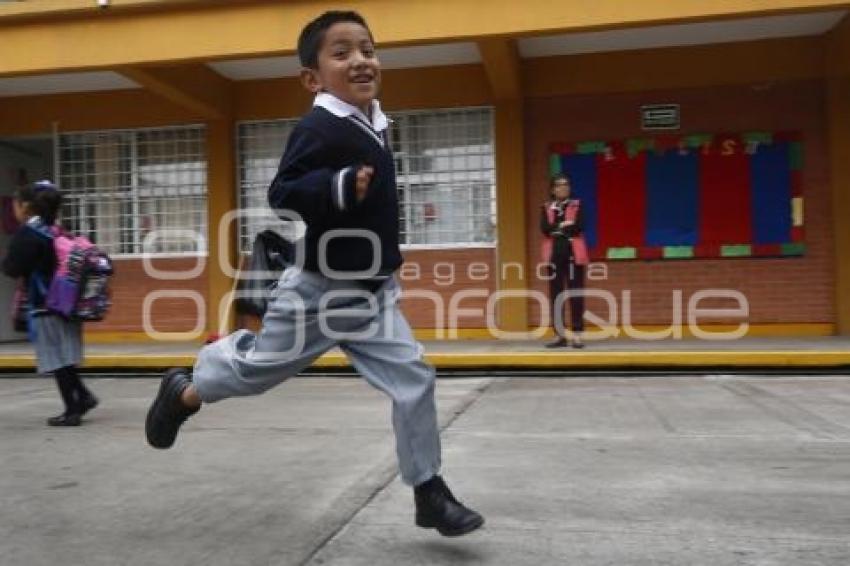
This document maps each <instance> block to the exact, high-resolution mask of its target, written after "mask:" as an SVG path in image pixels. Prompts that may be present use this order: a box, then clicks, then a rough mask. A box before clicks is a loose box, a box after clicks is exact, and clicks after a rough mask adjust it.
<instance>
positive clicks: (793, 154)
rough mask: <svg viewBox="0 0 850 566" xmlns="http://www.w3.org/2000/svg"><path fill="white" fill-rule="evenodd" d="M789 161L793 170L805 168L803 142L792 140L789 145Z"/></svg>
mask: <svg viewBox="0 0 850 566" xmlns="http://www.w3.org/2000/svg"><path fill="white" fill-rule="evenodd" d="M788 161H789V162H790V166H791V170H792V171H802V170H803V144H802V143H801V142H791V143H790V144H789V145H788Z"/></svg>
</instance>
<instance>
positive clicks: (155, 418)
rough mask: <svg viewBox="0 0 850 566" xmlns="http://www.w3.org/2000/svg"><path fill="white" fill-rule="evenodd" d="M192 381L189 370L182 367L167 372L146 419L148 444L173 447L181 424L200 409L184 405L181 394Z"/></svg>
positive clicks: (157, 446) (155, 446) (158, 446)
mask: <svg viewBox="0 0 850 566" xmlns="http://www.w3.org/2000/svg"><path fill="white" fill-rule="evenodd" d="M191 383H192V378H191V376H190V375H189V372H188V371H186V370H185V369H182V368H172V369H170V370H168V371H167V372H165V376H163V378H162V383H161V384H160V386H159V393H157V394H156V398H155V399H154V400H153V403H152V404H151V408H150V410H149V411H148V416H147V419H145V435H146V436H147V438H148V444H150V445H151V446H153V447H154V448H171V446H172V445H173V444H174V440H175V439H176V438H177V432H178V431H179V430H180V426H181V425H182V424H183V423H184V422H186V419H188V418H189V417H190V416H192V415H193V414H195V413H197V412H198V409H197V408H195V409H190V408H188V407H186V406H185V405H183V403H182V402H181V401H180V396H181V395H182V394H183V391H184V390H185V389H186V388H187V387H189V385H190V384H191Z"/></svg>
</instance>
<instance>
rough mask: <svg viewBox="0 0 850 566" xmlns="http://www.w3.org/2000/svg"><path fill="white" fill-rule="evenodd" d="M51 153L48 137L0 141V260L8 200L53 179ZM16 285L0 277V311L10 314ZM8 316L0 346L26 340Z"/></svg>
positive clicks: (9, 226)
mask: <svg viewBox="0 0 850 566" xmlns="http://www.w3.org/2000/svg"><path fill="white" fill-rule="evenodd" d="M53 163H54V150H53V139H52V138H51V137H16V138H0V213H2V215H3V218H2V220H3V222H2V226H0V256H2V257H5V256H6V251H7V246H8V245H9V239H10V238H11V235H12V233H14V228H15V223H14V222H13V220H12V211H11V207H12V196H13V195H14V193H15V189H16V188H17V187H19V186H21V185H25V184H27V183H32V182H34V181H37V180H39V179H53V178H54V177H53V174H54V165H53ZM16 284H17V282H16V281H14V280H12V279H10V278H8V277H5V276H2V277H0V308H2V309H3V310H4V311H5V312H6V313H8V312H10V309H11V305H12V298H13V296H14V293H15V286H16ZM11 318H12V317H11V316H3V317H0V321H3V322H0V342H16V341H21V340H25V339H26V334H25V333H22V332H15V331H14V329H13V328H12V324H11Z"/></svg>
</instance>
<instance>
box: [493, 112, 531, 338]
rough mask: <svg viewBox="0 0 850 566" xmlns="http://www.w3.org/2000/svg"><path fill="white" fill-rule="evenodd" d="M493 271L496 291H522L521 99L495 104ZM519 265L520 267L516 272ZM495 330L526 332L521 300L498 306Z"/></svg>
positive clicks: (525, 310) (523, 300) (524, 285)
mask: <svg viewBox="0 0 850 566" xmlns="http://www.w3.org/2000/svg"><path fill="white" fill-rule="evenodd" d="M495 114H496V115H495V122H496V194H497V200H496V202H497V215H496V222H497V225H496V229H497V232H496V234H497V235H496V241H497V253H496V269H497V270H498V274H497V282H498V289H499V290H500V291H512V292H513V291H525V290H526V289H527V281H526V280H525V277H526V274H527V273H528V266H527V265H526V253H525V249H526V240H527V238H528V234H527V233H526V222H525V216H526V215H525V120H524V117H523V103H522V99H513V100H503V101H498V102H496V108H495ZM517 265H519V266H521V267H519V268H517V267H516V266H517ZM498 316H499V321H498V322H499V328H500V329H501V330H504V331H509V332H524V331H526V330H527V329H528V300H527V299H526V298H525V297H516V298H511V299H503V300H502V301H500V302H499V312H498Z"/></svg>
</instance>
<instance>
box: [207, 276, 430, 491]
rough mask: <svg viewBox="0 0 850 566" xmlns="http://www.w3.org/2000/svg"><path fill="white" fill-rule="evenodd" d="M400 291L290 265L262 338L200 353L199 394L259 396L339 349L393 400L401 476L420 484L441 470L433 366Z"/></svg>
mask: <svg viewBox="0 0 850 566" xmlns="http://www.w3.org/2000/svg"><path fill="white" fill-rule="evenodd" d="M400 294H401V289H400V287H399V285H398V283H397V282H396V280H395V278H390V279H389V280H388V281H387V282H385V283H384V284H383V285H382V286H381V288H379V289H378V290H377V291H376V292H375V293H369V292H367V291H365V290H363V288H362V287H361V286H359V285H358V284H357V283H354V282H352V281H340V280H331V279H328V278H326V277H324V276H322V275H320V274H318V273H313V272H306V271H301V270H300V269H298V268H289V269H287V270H286V271H285V272H284V273H283V275H282V276H281V278H280V281H279V283H278V287H277V289H276V290H275V291H274V296H273V300H271V301H270V302H269V309H268V312H267V313H266V315H265V317H264V318H263V325H262V328H261V329H260V331H259V333H258V334H256V335H255V334H254V333H252V332H249V331H247V330H238V331H236V332H234V333H233V334H230V335H229V336H226V337H224V338H222V339H220V340H218V341H217V342H214V343H212V344H210V345H208V346H205V347H204V348H203V349H202V350H201V351H200V353H199V354H198V359H197V361H196V362H195V369H194V376H193V381H194V384H195V387H196V388H197V391H198V395H199V396H200V397H201V399H202V400H203V401H204V402H205V403H214V402H216V401H220V400H222V399H226V398H228V397H236V396H246V395H258V394H260V393H263V392H264V391H266V390H267V389H270V388H272V387H274V386H275V385H278V384H279V383H281V382H283V381H284V380H286V379H287V378H289V377H292V376H294V375H295V374H297V373H298V372H300V371H302V370H303V369H305V368H307V367H308V366H309V365H310V364H311V363H313V361H314V360H315V359H316V358H318V357H319V356H321V355H322V354H324V353H325V352H327V351H328V350H330V349H331V348H333V347H334V346H337V345H338V346H339V347H340V349H341V350H342V351H343V352H344V353H345V354H346V356H348V358H349V359H350V360H351V362H352V364H353V365H354V367H355V369H356V370H357V371H358V372H359V373H360V374H361V375H362V376H363V377H364V378H366V380H367V381H368V382H369V383H370V384H371V385H372V386H374V387H376V388H377V389H380V390H381V391H383V392H384V393H386V394H387V395H388V396H389V397H390V398H391V399H392V402H393V411H392V421H393V429H394V431H395V437H396V453H397V455H398V462H399V469H400V471H401V477H402V480H404V482H405V483H407V484H409V485H418V484H420V483H422V482H424V481H425V480H427V479H429V478H430V477H431V476H433V475H434V474H436V473H438V472H439V469H440V437H439V429H438V427H437V412H436V407H435V403H434V381H435V380H434V369H433V368H432V367H431V366H429V365H428V364H426V363H425V361H424V360H423V358H422V354H423V350H422V346H421V345H420V344H419V343H418V342H416V340H415V339H414V338H413V333H412V332H411V330H410V326H409V325H408V324H407V321H406V320H405V318H404V316H403V315H402V313H401V311H400V310H399V308H398V299H399V296H400Z"/></svg>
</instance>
